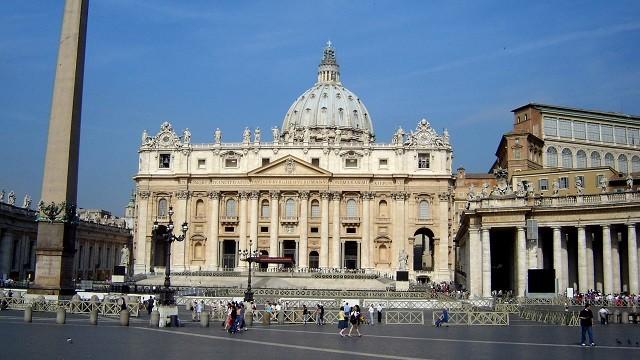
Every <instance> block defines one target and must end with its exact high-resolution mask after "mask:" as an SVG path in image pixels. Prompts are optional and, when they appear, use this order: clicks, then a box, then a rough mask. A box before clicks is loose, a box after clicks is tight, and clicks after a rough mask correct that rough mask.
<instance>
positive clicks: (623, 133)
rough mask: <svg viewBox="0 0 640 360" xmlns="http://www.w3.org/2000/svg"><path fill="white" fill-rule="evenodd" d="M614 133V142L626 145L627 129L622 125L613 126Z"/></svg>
mask: <svg viewBox="0 0 640 360" xmlns="http://www.w3.org/2000/svg"><path fill="white" fill-rule="evenodd" d="M614 134H615V136H616V144H624V145H627V129H626V128H623V127H618V126H616V127H615V131H614Z"/></svg>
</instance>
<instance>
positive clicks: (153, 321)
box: [149, 310, 160, 327]
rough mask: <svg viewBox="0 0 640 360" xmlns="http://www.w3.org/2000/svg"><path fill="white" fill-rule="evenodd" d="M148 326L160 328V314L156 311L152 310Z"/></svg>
mask: <svg viewBox="0 0 640 360" xmlns="http://www.w3.org/2000/svg"><path fill="white" fill-rule="evenodd" d="M149 326H151V327H158V326H160V313H159V312H158V310H153V311H152V312H151V317H150V318H149Z"/></svg>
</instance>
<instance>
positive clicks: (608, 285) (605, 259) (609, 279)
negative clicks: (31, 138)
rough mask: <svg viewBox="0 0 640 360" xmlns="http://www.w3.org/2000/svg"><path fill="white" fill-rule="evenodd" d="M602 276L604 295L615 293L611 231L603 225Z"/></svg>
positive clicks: (607, 226)
mask: <svg viewBox="0 0 640 360" xmlns="http://www.w3.org/2000/svg"><path fill="white" fill-rule="evenodd" d="M602 275H603V280H604V293H605V294H612V293H613V265H612V264H611V229H610V228H609V225H602Z"/></svg>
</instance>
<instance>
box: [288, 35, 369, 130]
mask: <svg viewBox="0 0 640 360" xmlns="http://www.w3.org/2000/svg"><path fill="white" fill-rule="evenodd" d="M305 129H309V130H310V138H312V139H311V140H313V139H315V140H316V141H320V140H323V139H326V138H327V137H329V136H330V135H328V133H333V132H335V131H336V130H338V129H340V132H339V133H340V134H341V135H340V136H339V138H340V139H341V140H342V141H353V140H360V139H362V138H363V137H364V136H365V135H367V136H373V126H372V123H371V117H370V116H369V111H368V110H367V108H366V107H365V106H364V103H363V102H362V101H361V100H360V98H358V96H356V94H354V93H353V92H351V90H349V89H347V88H346V87H344V86H343V85H342V83H341V82H340V66H339V65H338V63H337V62H336V57H335V51H334V48H333V46H332V45H331V42H328V43H327V46H326V47H325V48H324V52H323V56H322V61H321V62H320V65H319V66H318V81H317V82H316V83H315V84H314V85H313V86H312V87H311V88H310V89H308V90H307V91H305V92H304V93H303V94H302V95H300V97H298V98H297V99H296V100H295V101H294V102H293V104H292V105H291V106H290V107H289V110H288V111H287V114H286V115H285V117H284V121H283V122H282V135H283V136H284V137H287V136H291V134H293V135H294V137H295V138H297V133H298V132H299V131H298V130H301V131H304V130H305ZM331 137H333V136H331Z"/></svg>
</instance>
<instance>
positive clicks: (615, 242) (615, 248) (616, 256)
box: [611, 232, 622, 293]
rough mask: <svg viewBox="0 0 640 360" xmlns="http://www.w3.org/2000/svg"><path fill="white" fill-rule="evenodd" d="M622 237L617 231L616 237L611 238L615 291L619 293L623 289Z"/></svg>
mask: <svg viewBox="0 0 640 360" xmlns="http://www.w3.org/2000/svg"><path fill="white" fill-rule="evenodd" d="M620 237H622V234H621V233H618V232H616V233H615V238H614V239H611V265H612V266H613V292H614V293H618V292H620V291H621V290H622V286H621V284H620V250H619V248H620V241H621V239H620Z"/></svg>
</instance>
